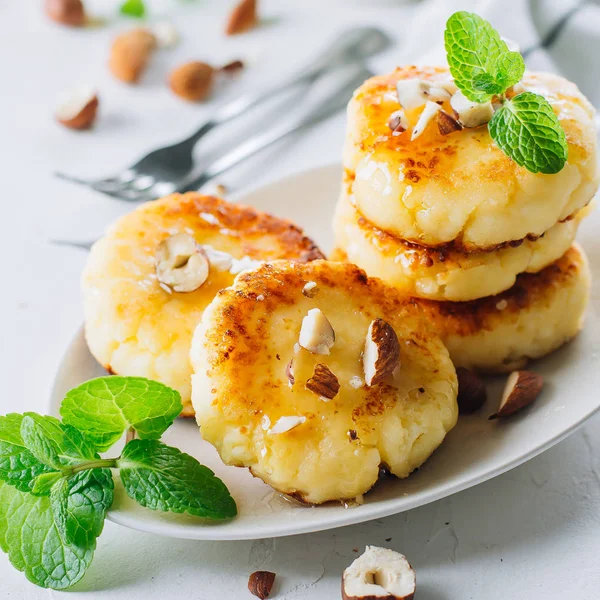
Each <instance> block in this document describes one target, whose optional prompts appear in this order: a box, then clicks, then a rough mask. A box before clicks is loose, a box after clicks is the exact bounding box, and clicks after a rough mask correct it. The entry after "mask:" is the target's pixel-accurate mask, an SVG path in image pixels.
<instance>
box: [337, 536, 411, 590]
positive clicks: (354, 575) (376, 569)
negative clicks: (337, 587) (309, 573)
mask: <svg viewBox="0 0 600 600" xmlns="http://www.w3.org/2000/svg"><path fill="white" fill-rule="evenodd" d="M416 583H417V582H416V577H415V572H414V570H413V568H412V567H411V566H410V563H409V562H408V561H407V560H406V557H405V556H404V555H403V554H400V553H399V552H394V550H389V549H387V548H379V547H377V546H367V547H366V549H365V552H364V553H363V554H361V555H360V556H359V557H358V558H357V559H356V560H355V561H354V562H353V563H352V564H351V565H350V566H349V567H348V568H347V569H346V570H345V571H344V574H343V575H342V598H343V600H412V599H413V598H414V595H415V589H416Z"/></svg>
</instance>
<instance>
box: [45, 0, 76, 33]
mask: <svg viewBox="0 0 600 600" xmlns="http://www.w3.org/2000/svg"><path fill="white" fill-rule="evenodd" d="M45 8H46V14H47V15H48V16H49V17H50V18H51V19H52V20H53V21H56V22H57V23H60V24H61V25H69V26H70V27H81V26H83V25H85V22H86V16H85V9H84V7H83V2H82V1H81V0H46V5H45Z"/></svg>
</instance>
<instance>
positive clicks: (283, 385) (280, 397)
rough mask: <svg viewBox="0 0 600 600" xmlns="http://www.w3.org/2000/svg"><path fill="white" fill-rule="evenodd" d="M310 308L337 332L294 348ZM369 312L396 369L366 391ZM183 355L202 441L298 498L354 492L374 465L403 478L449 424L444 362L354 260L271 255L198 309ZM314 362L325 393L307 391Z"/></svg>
mask: <svg viewBox="0 0 600 600" xmlns="http://www.w3.org/2000/svg"><path fill="white" fill-rule="evenodd" d="M307 284H310V285H308V286H307ZM305 286H307V287H305ZM303 290H304V291H303ZM317 308H318V309H320V311H322V314H323V315H324V316H325V317H326V319H328V320H329V322H330V324H331V326H332V328H333V330H334V332H335V343H334V344H333V346H332V347H331V348H330V353H329V354H314V353H312V352H309V351H308V350H306V349H305V348H304V347H301V346H300V344H299V343H298V342H299V340H300V331H301V328H303V325H302V324H303V319H304V317H306V316H307V314H308V311H309V310H311V309H317ZM375 319H383V320H384V321H386V322H387V323H389V325H390V326H391V327H392V328H393V330H394V331H395V332H396V335H397V337H398V340H399V347H400V367H399V370H397V371H396V372H395V374H394V376H393V377H390V378H388V379H386V380H385V381H384V382H383V383H378V384H376V385H372V386H370V387H368V386H366V385H365V378H364V370H363V364H362V353H363V348H364V347H365V339H366V335H367V330H368V329H369V326H370V324H371V323H372V322H373V321H374V320H375ZM383 355H385V356H386V357H388V358H390V355H389V354H385V353H383V354H382V356H383ZM191 358H192V365H193V367H194V373H195V374H194V375H193V376H192V401H193V403H194V408H195V410H196V419H197V421H198V424H199V425H200V432H201V435H202V437H203V438H204V439H205V440H207V441H209V442H210V443H211V444H213V445H214V446H215V447H216V448H217V450H218V452H219V454H220V455H221V458H222V460H223V461H224V462H225V463H226V464H229V465H235V466H240V467H244V466H245V467H249V468H250V469H251V471H252V473H253V474H254V475H256V476H257V477H260V478H261V479H263V480H264V481H265V482H267V483H268V484H270V485H271V486H273V487H274V488H275V489H277V490H279V491H281V492H283V493H286V494H290V495H293V496H294V497H296V498H298V499H300V500H301V501H303V502H307V503H316V504H318V503H322V502H326V501H329V500H340V499H351V498H355V497H358V496H360V495H361V494H363V493H365V492H367V491H368V490H369V489H370V488H371V487H372V486H373V485H374V483H375V482H376V481H377V478H378V474H379V468H380V466H382V465H383V466H385V467H386V468H388V469H389V470H390V471H391V472H392V473H393V474H394V475H396V476H398V477H406V476H408V475H409V473H410V472H411V471H413V470H414V469H415V468H417V467H418V466H419V465H421V464H422V463H423V462H424V461H425V460H426V459H427V458H428V457H429V455H430V454H431V453H432V452H433V451H434V450H435V448H437V446H439V444H440V443H441V442H442V440H443V439H444V437H445V435H446V433H447V432H448V431H449V430H450V429H451V428H452V427H453V426H454V425H455V423H456V419H457V405H456V392H457V382H456V375H455V371H454V367H453V365H452V363H451V361H450V358H449V356H448V352H447V350H446V348H445V347H444V345H443V344H442V342H441V340H440V339H439V338H438V337H437V335H436V334H435V333H434V332H433V331H432V330H431V329H430V328H429V327H428V325H427V323H426V322H425V320H424V319H423V318H422V314H421V310H420V307H418V306H417V305H414V304H413V303H411V301H410V300H407V299H404V298H403V297H401V296H400V295H399V294H397V293H396V292H395V290H393V289H392V288H389V287H388V286H386V285H385V284H383V283H382V282H381V281H379V280H377V279H370V278H367V276H366V275H365V273H364V271H362V270H360V269H358V268H357V267H355V266H354V265H348V264H341V263H332V262H328V261H320V260H319V261H314V262H311V263H306V264H298V263H290V262H284V261H275V262H272V263H265V264H264V265H262V266H261V267H259V268H258V269H256V270H254V271H248V272H246V273H243V274H240V275H239V276H238V277H237V278H236V280H235V282H234V284H233V285H232V286H231V287H229V288H227V289H225V290H223V291H221V292H220V293H219V294H217V296H216V297H215V299H214V301H213V302H212V303H211V304H210V306H209V307H208V308H207V309H206V311H205V313H204V316H203V318H202V322H201V324H200V325H199V327H198V329H197V330H196V333H195V335H194V340H193V343H192V351H191ZM292 359H293V361H292ZM290 361H292V363H291V365H290ZM319 364H321V365H324V366H325V367H327V369H328V370H329V371H330V372H331V373H333V376H334V377H335V378H336V379H337V382H338V384H339V390H337V391H336V389H335V386H333V385H332V386H330V387H329V388H328V390H329V391H331V389H332V388H333V397H332V398H331V397H329V398H328V397H327V396H331V395H332V394H331V393H328V392H327V390H324V391H323V392H319V393H317V392H316V391H311V389H313V390H314V389H315V386H314V380H315V377H316V375H315V372H316V370H317V371H318V369H316V368H317V365H319ZM320 369H321V371H323V370H324V368H323V367H320ZM290 375H291V378H290ZM309 380H312V381H309ZM292 382H293V383H292ZM311 384H312V385H311ZM307 386H308V387H307ZM309 388H311V389H309ZM282 429H283V431H282ZM278 432H279V433H278Z"/></svg>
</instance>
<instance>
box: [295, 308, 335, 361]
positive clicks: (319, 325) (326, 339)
mask: <svg viewBox="0 0 600 600" xmlns="http://www.w3.org/2000/svg"><path fill="white" fill-rule="evenodd" d="M298 343H299V344H300V346H302V347H303V348H305V349H306V350H308V351H309V352H312V353H313V354H329V351H330V349H331V348H332V347H333V344H334V343H335V332H334V331H333V327H332V326H331V323H330V322H329V320H328V319H327V317H326V316H325V315H324V314H323V313H322V312H321V311H320V310H319V309H318V308H311V309H310V310H309V311H308V313H307V315H306V316H305V317H304V318H303V319H302V326H301V327H300V336H299V338H298Z"/></svg>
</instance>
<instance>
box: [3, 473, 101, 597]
mask: <svg viewBox="0 0 600 600" xmlns="http://www.w3.org/2000/svg"><path fill="white" fill-rule="evenodd" d="M0 548H1V549H2V550H3V551H4V552H6V553H7V554H8V558H9V560H10V562H11V563H12V564H13V566H14V567H15V568H16V569H18V570H19V571H22V572H24V573H25V576H26V577H27V579H29V581H31V582H33V583H35V584H36V585H40V586H42V587H45V588H52V589H55V590H64V589H66V588H68V587H71V586H72V585H73V584H74V583H76V582H77V581H79V580H80V579H81V578H82V577H83V575H84V574H85V571H86V569H87V568H88V566H89V565H90V563H91V561H92V557H93V555H94V552H93V550H91V549H82V548H78V547H76V546H72V545H69V544H65V543H64V542H63V540H62V539H61V537H60V535H59V533H58V529H57V527H56V525H55V523H54V519H53V516H52V508H51V506H50V498H49V497H48V496H33V495H32V494H27V493H23V492H20V491H19V490H17V489H16V488H14V487H12V486H9V485H6V484H5V483H0Z"/></svg>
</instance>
